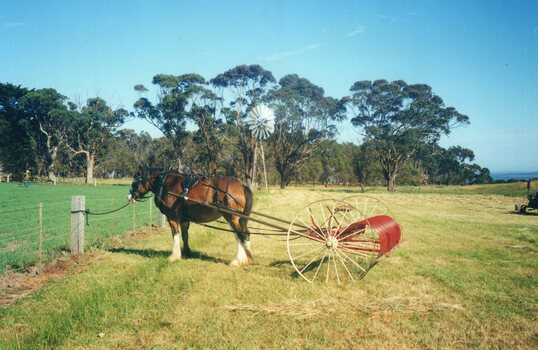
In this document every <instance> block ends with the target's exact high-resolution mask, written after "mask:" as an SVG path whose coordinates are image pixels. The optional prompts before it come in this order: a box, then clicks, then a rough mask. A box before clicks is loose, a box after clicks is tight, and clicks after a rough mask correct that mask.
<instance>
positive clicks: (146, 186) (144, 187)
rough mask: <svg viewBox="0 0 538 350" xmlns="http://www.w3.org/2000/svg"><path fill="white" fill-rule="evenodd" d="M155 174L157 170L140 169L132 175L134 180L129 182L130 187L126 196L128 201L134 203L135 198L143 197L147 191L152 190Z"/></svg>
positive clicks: (157, 173) (156, 174) (157, 174)
mask: <svg viewBox="0 0 538 350" xmlns="http://www.w3.org/2000/svg"><path fill="white" fill-rule="evenodd" d="M157 176H159V172H158V171H143V170H142V169H140V170H139V171H138V172H137V173H136V174H135V175H134V181H133V183H132V184H131V189H130V190H129V195H128V196H127V198H128V199H129V202H131V203H134V202H136V201H137V200H139V199H142V198H144V196H145V195H146V194H147V193H148V192H149V191H152V190H153V184H154V182H155V179H156V178H157Z"/></svg>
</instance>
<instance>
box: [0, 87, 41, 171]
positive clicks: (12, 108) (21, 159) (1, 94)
mask: <svg viewBox="0 0 538 350" xmlns="http://www.w3.org/2000/svg"><path fill="white" fill-rule="evenodd" d="M28 92H29V90H28V89H26V88H24V87H21V86H20V85H19V86H17V85H13V84H9V83H6V84H3V83H0V135H2V137H0V167H2V170H3V171H4V172H8V173H19V174H20V173H22V172H24V171H25V170H26V169H27V167H33V166H35V159H36V154H35V142H33V141H32V139H31V138H30V137H29V135H28V131H29V129H30V128H31V127H30V125H29V120H28V119H27V118H26V116H25V114H24V111H23V110H22V109H21V108H20V101H21V99H22V98H23V97H24V95H26V94H27V93H28Z"/></svg>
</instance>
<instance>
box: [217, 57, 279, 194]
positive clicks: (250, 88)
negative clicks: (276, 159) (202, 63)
mask: <svg viewBox="0 0 538 350" xmlns="http://www.w3.org/2000/svg"><path fill="white" fill-rule="evenodd" d="M275 82H276V80H275V78H274V77H273V74H272V73H271V72H269V71H268V70H265V69H263V68H262V67H261V66H259V65H240V66H237V67H235V68H232V69H230V70H228V71H226V72H224V73H222V74H219V75H217V76H216V77H215V78H213V79H211V84H212V85H213V86H214V87H215V88H216V89H218V90H220V95H221V97H224V89H228V90H229V91H230V93H231V95H232V100H231V101H230V102H229V107H226V108H223V109H222V112H223V113H224V115H225V117H226V120H227V122H228V123H229V124H230V125H233V126H234V127H235V129H236V130H235V131H236V132H235V133H234V132H233V131H232V133H233V134H234V136H236V137H235V138H234V139H228V140H229V141H231V142H233V144H234V145H235V147H236V148H237V149H238V151H239V152H240V154H241V158H242V164H241V172H242V174H241V175H242V176H241V177H242V178H243V180H244V181H245V182H246V183H247V185H248V186H249V187H251V188H254V186H255V179H254V171H255V149H256V139H255V138H254V137H253V136H252V134H251V133H250V131H249V129H248V127H247V124H246V118H247V115H248V112H250V110H252V108H254V107H255V106H256V105H257V104H259V103H261V102H262V101H263V98H264V97H265V96H266V94H267V90H268V88H269V85H270V84H271V83H275Z"/></svg>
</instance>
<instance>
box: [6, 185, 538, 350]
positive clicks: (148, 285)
mask: <svg viewBox="0 0 538 350" xmlns="http://www.w3.org/2000/svg"><path fill="white" fill-rule="evenodd" d="M349 195H350V193H346V192H320V191H318V192H316V191H310V190H307V189H304V188H303V189H293V188H291V189H288V190H285V191H280V190H271V191H270V192H269V193H266V192H262V191H258V192H257V193H256V203H255V209H256V210H258V211H267V212H269V213H272V214H274V215H275V216H278V217H282V218H284V219H291V218H292V217H293V215H294V213H295V212H296V211H298V210H299V208H301V207H303V206H304V205H306V204H307V203H309V202H312V201H314V200H317V199H322V198H336V199H341V198H345V197H347V196H349ZM375 197H377V198H379V199H380V200H381V201H383V202H385V203H386V204H387V205H388V206H389V207H390V209H391V210H392V212H393V213H395V215H396V217H397V219H398V221H399V222H400V223H401V224H402V227H403V229H404V242H403V243H402V244H401V245H400V246H399V247H398V248H397V249H396V250H395V251H394V252H393V254H392V255H391V256H390V257H388V258H383V259H382V260H381V261H380V263H379V264H378V265H377V266H376V267H375V268H374V269H372V271H370V272H369V273H368V275H367V276H366V278H364V279H363V280H362V281H361V282H360V283H357V284H351V283H348V284H342V285H336V284H323V283H322V284H316V285H311V284H308V283H306V282H304V281H303V280H301V279H300V278H295V277H294V276H293V271H294V270H293V267H292V266H291V265H290V264H289V262H288V256H287V252H286V247H285V244H284V243H282V242H277V241H273V240H269V239H266V238H263V237H254V238H253V249H254V257H255V264H254V265H252V266H248V267H245V268H241V269H233V268H230V267H229V266H228V265H227V264H228V263H229V262H230V261H231V260H232V259H233V257H234V255H235V247H236V244H235V240H234V239H233V237H232V236H231V235H229V234H227V233H219V232H216V231H214V230H211V229H206V228H203V227H200V226H196V225H193V226H192V229H191V231H192V235H191V247H192V248H193V249H194V250H195V254H194V257H193V258H192V259H188V260H183V261H179V262H177V263H175V264H169V263H168V262H167V261H166V257H167V255H168V253H169V249H170V245H171V240H170V235H169V233H168V232H167V231H166V230H161V231H158V232H157V231H156V230H148V231H147V232H145V233H144V234H141V235H136V236H125V237H123V238H119V239H117V240H114V241H113V242H112V243H110V244H111V245H112V247H110V248H113V249H109V250H108V251H109V254H106V255H105V256H104V257H103V259H102V260H100V261H98V262H96V263H95V264H93V265H92V266H89V267H88V268H86V269H84V270H83V271H81V272H80V273H76V274H68V275H67V276H66V277H64V278H63V280H62V281H61V282H58V281H57V282H54V283H49V284H47V285H45V286H44V287H42V288H41V289H40V290H39V291H38V292H37V293H35V294H34V295H32V296H31V297H29V298H26V299H21V300H19V301H18V302H17V303H15V304H14V305H12V306H10V307H8V308H4V309H2V310H0V348H2V349H3V348H6V349H10V348H60V349H73V348H77V349H81V348H83V349H103V348H111V349H125V348H129V349H146V348H158V349H174V348H196V349H200V348H202V349H203V348H211V349H229V348H244V349H275V348H277V349H279V348H293V349H295V348H310V349H314V348H334V349H350V348H361V349H394V348H404V349H408V348H417V349H424V348H429V349H432V348H433V349H437V348H454V349H463V348H474V349H533V348H537V346H538V343H537V334H538V326H537V325H538V323H537V321H538V320H537V315H538V308H537V299H536V295H537V293H536V292H537V286H538V280H537V274H536V271H538V257H537V256H536V252H537V244H536V242H537V241H538V220H537V219H538V217H535V216H520V215H514V214H512V213H511V210H512V209H513V204H514V199H513V198H508V197H504V196H496V195H459V194H458V195H446V194H432V193H429V194H404V193H397V194H385V193H383V194H375Z"/></svg>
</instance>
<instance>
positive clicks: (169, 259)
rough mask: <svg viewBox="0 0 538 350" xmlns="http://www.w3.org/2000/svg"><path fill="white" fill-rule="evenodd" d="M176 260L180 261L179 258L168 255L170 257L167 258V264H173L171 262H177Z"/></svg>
mask: <svg viewBox="0 0 538 350" xmlns="http://www.w3.org/2000/svg"><path fill="white" fill-rule="evenodd" d="M178 260H181V256H177V255H170V256H169V257H168V262H171V263H173V262H175V261H178Z"/></svg>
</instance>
